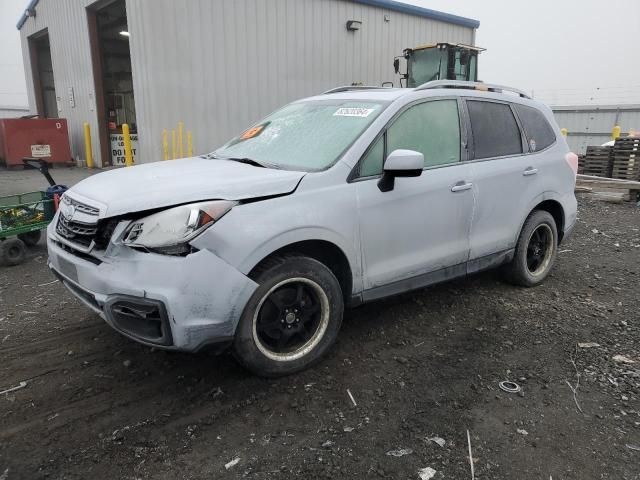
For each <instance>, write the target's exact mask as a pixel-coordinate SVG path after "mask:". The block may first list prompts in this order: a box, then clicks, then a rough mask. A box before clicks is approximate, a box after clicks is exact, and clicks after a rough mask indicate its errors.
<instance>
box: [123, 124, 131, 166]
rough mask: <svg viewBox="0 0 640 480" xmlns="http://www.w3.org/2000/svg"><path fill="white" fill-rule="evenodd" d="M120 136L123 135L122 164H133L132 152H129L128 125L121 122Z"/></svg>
mask: <svg viewBox="0 0 640 480" xmlns="http://www.w3.org/2000/svg"><path fill="white" fill-rule="evenodd" d="M122 136H123V137H124V164H125V165H126V166H127V167H132V166H133V154H132V153H131V135H130V134H129V125H127V124H126V123H123V124H122Z"/></svg>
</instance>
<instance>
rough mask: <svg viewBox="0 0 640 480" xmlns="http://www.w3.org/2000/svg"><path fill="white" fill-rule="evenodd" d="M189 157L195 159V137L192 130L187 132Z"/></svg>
mask: <svg viewBox="0 0 640 480" xmlns="http://www.w3.org/2000/svg"><path fill="white" fill-rule="evenodd" d="M187 157H193V137H192V136H191V131H190V130H187Z"/></svg>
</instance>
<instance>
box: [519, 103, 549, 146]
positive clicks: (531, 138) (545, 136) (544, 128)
mask: <svg viewBox="0 0 640 480" xmlns="http://www.w3.org/2000/svg"><path fill="white" fill-rule="evenodd" d="M514 107H515V109H516V113H517V114H518V117H519V118H520V122H521V123H522V127H523V128H524V133H525V136H526V137H527V145H529V151H530V152H536V151H539V150H544V149H545V148H547V147H548V146H549V145H551V144H552V143H553V142H555V141H556V134H555V133H554V132H553V128H551V125H549V122H548V121H547V119H546V118H545V116H544V115H543V113H542V112H541V111H539V110H537V109H535V108H532V107H527V106H525V105H517V104H515V105H514Z"/></svg>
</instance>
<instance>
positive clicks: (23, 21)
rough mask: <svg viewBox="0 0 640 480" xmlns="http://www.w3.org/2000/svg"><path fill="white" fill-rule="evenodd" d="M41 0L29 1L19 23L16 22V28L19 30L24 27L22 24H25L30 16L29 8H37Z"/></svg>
mask: <svg viewBox="0 0 640 480" xmlns="http://www.w3.org/2000/svg"><path fill="white" fill-rule="evenodd" d="M39 1H40V0H31V1H30V2H29V5H27V8H25V9H24V12H22V16H21V17H20V19H19V20H18V23H16V28H17V29H18V30H20V29H21V28H22V26H23V25H24V23H25V22H26V21H27V18H29V17H28V16H27V10H31V9H33V8H36V5H37V4H38V2H39Z"/></svg>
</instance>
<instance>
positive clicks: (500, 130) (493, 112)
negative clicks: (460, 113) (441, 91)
mask: <svg viewBox="0 0 640 480" xmlns="http://www.w3.org/2000/svg"><path fill="white" fill-rule="evenodd" d="M467 109H468V110H469V119H470V121H471V131H472V133H473V151H474V155H475V158H476V159H481V158H491V157H502V156H505V155H515V154H518V153H522V137H521V136H520V129H519V128H518V124H517V122H516V119H515V117H514V116H513V112H512V111H511V107H510V106H509V105H508V104H506V103H496V102H485V101H479V100H467Z"/></svg>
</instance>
